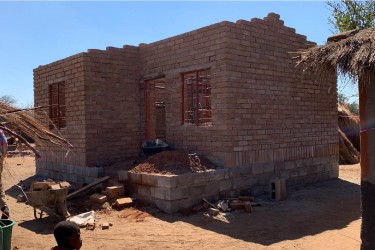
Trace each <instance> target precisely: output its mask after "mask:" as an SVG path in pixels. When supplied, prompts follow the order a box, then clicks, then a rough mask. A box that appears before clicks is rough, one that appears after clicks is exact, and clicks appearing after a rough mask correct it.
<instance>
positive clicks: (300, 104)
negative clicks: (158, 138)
mask: <svg viewBox="0 0 375 250" xmlns="http://www.w3.org/2000/svg"><path fill="white" fill-rule="evenodd" d="M311 45H312V43H310V42H308V41H307V40H306V37H305V36H302V35H299V34H296V33H295V30H294V29H292V28H288V27H285V26H284V25H283V22H282V21H281V20H279V16H278V15H276V14H270V15H269V16H268V17H266V18H264V20H261V19H253V20H252V21H251V22H249V21H243V20H241V21H238V22H237V23H231V22H221V23H219V24H215V25H211V26H208V27H204V28H201V29H198V30H195V31H192V32H188V33H185V34H182V35H179V36H176V37H172V38H168V39H165V40H162V41H159V42H155V43H151V44H146V45H142V46H141V47H140V54H141V59H142V63H141V64H142V70H141V71H142V73H143V76H144V78H147V77H148V76H150V77H151V76H155V74H165V78H166V93H167V94H166V96H167V100H166V140H167V142H168V143H170V144H172V145H174V147H176V148H178V149H180V150H187V151H195V152H198V153H203V154H205V155H207V156H210V157H211V159H213V160H215V161H216V162H217V163H219V164H223V165H226V166H242V165H249V164H253V163H264V162H272V161H284V160H295V159H300V158H309V157H311V155H315V156H327V155H335V154H337V131H336V130H337V129H336V126H337V125H336V123H337V117H336V113H337V111H336V100H337V98H336V85H335V81H336V78H335V75H334V74H332V77H331V78H330V79H327V80H326V82H314V80H315V78H314V77H312V76H310V75H309V74H307V73H305V74H303V73H302V71H301V70H299V69H297V68H296V67H295V61H293V60H292V58H291V57H292V56H291V54H289V52H295V51H297V50H299V49H302V48H307V47H308V46H311ZM204 68H210V69H211V75H212V79H211V86H212V99H211V100H212V117H213V119H212V121H213V126H211V127H194V126H185V125H182V119H181V111H182V109H181V97H182V94H181V93H182V82H181V73H183V72H187V71H191V70H197V69H204ZM317 100H319V101H317Z"/></svg>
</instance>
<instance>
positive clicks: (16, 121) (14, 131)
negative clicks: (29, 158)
mask: <svg viewBox="0 0 375 250" xmlns="http://www.w3.org/2000/svg"><path fill="white" fill-rule="evenodd" d="M36 109H37V108H36ZM45 119H46V118H45V117H42V116H41V114H38V113H37V112H35V109H18V108H16V107H13V106H11V105H9V104H7V103H4V102H0V121H1V125H0V128H1V129H3V130H5V131H7V132H8V133H10V134H11V135H13V136H15V137H17V138H18V139H19V140H20V141H21V142H22V143H24V144H25V145H26V146H27V147H28V148H29V149H31V150H32V151H34V153H35V154H36V155H37V156H38V154H39V153H38V152H37V151H36V149H35V148H34V147H33V146H32V145H30V144H29V143H28V142H27V140H26V139H25V138H23V137H22V135H21V134H20V132H22V133H24V134H26V135H27V136H29V137H30V138H32V139H33V140H34V141H35V143H36V144H37V145H38V146H40V148H42V149H43V148H44V147H47V146H49V145H51V144H53V145H57V146H60V147H65V148H71V147H73V146H72V145H71V144H70V143H69V142H68V141H66V140H65V139H64V138H62V137H61V136H57V135H55V134H53V133H51V132H50V131H49V129H48V128H47V127H46V126H45V125H44V124H43V123H42V122H41V121H42V120H45Z"/></svg>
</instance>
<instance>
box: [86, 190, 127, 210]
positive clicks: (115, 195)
mask: <svg viewBox="0 0 375 250" xmlns="http://www.w3.org/2000/svg"><path fill="white" fill-rule="evenodd" d="M111 200H114V202H113V206H114V207H116V208H122V207H126V206H130V205H132V204H133V200H132V199H131V198H130V197H124V186H123V185H118V186H109V187H106V190H104V191H102V192H101V194H98V193H95V194H93V195H91V196H90V201H91V202H93V203H97V204H103V203H105V202H108V201H111Z"/></svg>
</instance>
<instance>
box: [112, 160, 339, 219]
mask: <svg viewBox="0 0 375 250" xmlns="http://www.w3.org/2000/svg"><path fill="white" fill-rule="evenodd" d="M336 160H337V157H336V156H328V157H316V158H309V159H304V160H300V161H297V162H295V161H289V162H283V163H268V164H255V165H251V166H243V167H237V168H224V169H216V170H214V171H209V172H204V173H189V174H182V175H170V176H166V175H156V174H147V173H144V174H138V173H132V172H127V171H124V173H122V171H120V172H119V176H120V177H122V178H124V177H123V176H124V174H127V176H126V178H125V179H126V180H127V181H128V183H129V187H130V191H131V196H132V197H136V198H137V199H139V200H141V201H144V202H148V203H151V204H154V205H156V206H157V207H158V208H159V209H161V210H162V211H163V212H166V213H174V212H178V211H179V210H182V209H186V208H190V207H192V206H195V205H198V204H201V202H202V198H206V199H213V200H218V199H219V198H223V197H227V196H226V194H227V193H229V192H230V191H237V192H238V193H239V192H241V191H244V190H245V191H248V190H251V193H252V195H254V196H258V195H262V194H266V193H270V191H271V185H270V184H271V181H272V180H274V179H278V178H283V179H286V183H287V185H288V186H303V185H306V184H310V183H314V182H317V181H323V180H328V179H331V178H335V177H336V176H337V175H338V166H337V164H335V163H332V162H335V161H336Z"/></svg>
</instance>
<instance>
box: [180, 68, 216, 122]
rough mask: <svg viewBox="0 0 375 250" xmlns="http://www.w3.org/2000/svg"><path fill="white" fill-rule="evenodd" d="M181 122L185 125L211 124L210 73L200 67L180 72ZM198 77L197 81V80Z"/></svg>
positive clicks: (208, 70)
mask: <svg viewBox="0 0 375 250" xmlns="http://www.w3.org/2000/svg"><path fill="white" fill-rule="evenodd" d="M181 78H182V85H183V86H182V122H183V124H184V125H187V126H211V125H212V109H211V73H210V69H201V70H195V71H190V72H185V73H182V74H181ZM197 79H198V81H197Z"/></svg>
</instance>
